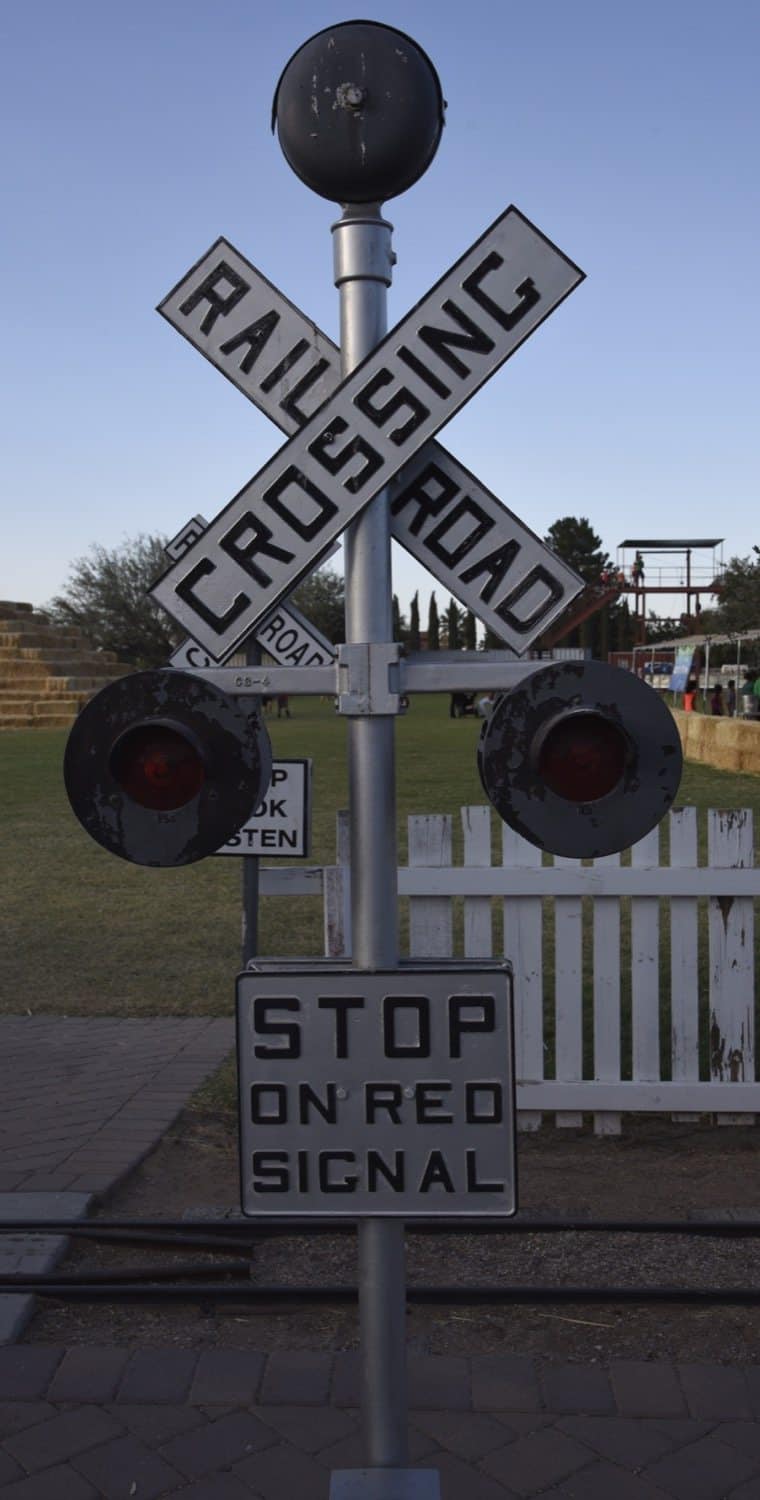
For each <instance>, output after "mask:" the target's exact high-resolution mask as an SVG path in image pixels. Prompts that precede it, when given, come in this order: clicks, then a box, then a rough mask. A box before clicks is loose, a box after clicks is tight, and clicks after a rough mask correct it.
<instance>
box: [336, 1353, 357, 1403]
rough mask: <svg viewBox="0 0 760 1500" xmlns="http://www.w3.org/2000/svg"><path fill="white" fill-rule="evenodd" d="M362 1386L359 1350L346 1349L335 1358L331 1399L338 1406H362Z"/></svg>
mask: <svg viewBox="0 0 760 1500" xmlns="http://www.w3.org/2000/svg"><path fill="white" fill-rule="evenodd" d="M361 1388H362V1364H361V1356H360V1355H359V1353H358V1351H357V1350H354V1349H351V1350H344V1351H341V1353H340V1354H336V1355H335V1356H334V1358H333V1367H332V1385H331V1392H332V1395H331V1399H332V1401H333V1402H334V1404H335V1405H336V1406H360V1405H361Z"/></svg>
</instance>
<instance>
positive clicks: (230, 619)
mask: <svg viewBox="0 0 760 1500" xmlns="http://www.w3.org/2000/svg"><path fill="white" fill-rule="evenodd" d="M582 280H583V272H582V271H581V270H579V268H578V267H577V266H576V265H574V263H573V262H572V261H570V260H569V259H568V258H567V257H566V256H565V255H564V254H563V253H562V252H561V251H560V250H558V249H557V247H556V246H554V245H552V244H551V242H550V241H549V240H547V239H546V238H545V236H544V235H542V234H541V233H540V231H539V230H537V229H536V228H535V227H534V226H533V225H532V224H530V223H529V221H528V220H527V219H525V218H524V217H523V215H522V214H520V213H519V211H518V210H517V209H515V208H509V209H507V210H506V212H505V213H504V214H502V216H501V218H499V219H497V220H496V222H495V224H493V225H492V226H491V228H490V229H489V230H487V231H486V233H485V234H484V235H483V236H482V238H481V239H480V240H478V241H477V242H476V244H475V245H474V246H472V248H471V249H470V250H468V251H467V253H466V254H465V255H464V256H463V257H462V259H461V260H460V261H458V262H457V264H456V265H455V266H454V267H452V269H451V270H450V271H449V272H448V273H447V274H446V276H444V277H443V278H442V280H441V281H439V282H438V283H437V285H436V286H435V287H433V289H432V290H431V291H430V292H429V293H428V295H427V296H426V297H424V298H423V299H422V301H421V302H420V303H419V304H418V305H417V307H415V308H414V309H413V310H412V312H410V313H409V314H408V315H407V317H406V318H404V319H402V321H401V322H400V323H399V324H398V325H397V327H396V328H395V329H394V330H393V332H392V333H390V334H389V335H388V336H387V338H385V339H384V340H383V342H382V343H381V344H379V345H378V347H377V348H376V349H375V350H373V351H372V353H371V354H370V355H369V356H368V358H367V359H366V360H365V361H364V362H363V363H362V364H361V365H360V366H358V368H357V369H355V370H353V371H352V372H351V374H350V375H349V376H348V377H347V378H346V379H345V380H343V381H342V382H340V375H339V355H338V351H337V350H336V349H335V346H334V345H333V344H332V343H331V342H330V340H328V339H326V338H325V336H324V335H323V334H321V333H320V332H319V330H318V329H316V328H315V326H314V324H312V323H309V322H308V321H307V320H306V319H304V318H303V316H302V314H300V313H299V312H298V310H297V309H296V308H294V307H293V306H292V304H291V303H289V302H287V300H286V299H285V298H284V297H282V295H281V294H280V293H278V292H276V290H275V288H273V287H271V285H270V283H268V282H267V281H266V280H265V278H263V277H261V276H260V275H259V273H258V272H256V271H255V270H254V268H253V267H252V266H250V265H249V264H248V262H247V261H245V260H244V259H243V257H242V256H240V255H239V254H238V253H237V252H236V251H235V250H234V249H233V248H232V246H230V245H228V244H227V243H226V242H225V241H218V242H217V244H216V245H215V246H213V247H212V249H211V250H210V251H209V252H208V254H207V255H206V256H205V257H204V258H203V260H202V261H200V262H199V263H198V265H197V266H196V267H194V268H193V271H191V272H190V274H189V276H187V277H185V279H184V280H183V282H182V283H181V284H180V286H179V287H177V288H175V290H174V291H173V292H172V293H170V295H169V297H168V298H166V300H165V301H164V302H163V303H162V304H161V308H160V311H161V312H163V313H164V314H165V316H166V317H167V318H168V319H169V321H170V322H172V323H173V324H174V326H175V327H178V328H180V330H181V331H182V332H183V333H184V334H185V335H186V336H187V337H188V338H189V340H190V342H192V343H193V344H194V345H195V346H196V347H198V348H200V349H201V350H202V351H203V352H204V353H206V354H207V355H208V357H209V358H210V359H211V360H212V361H213V363H214V364H216V365H217V366H218V367H219V368H220V369H222V370H224V372H225V373H226V374H228V375H229V376H230V378H231V379H232V380H233V381H234V383H235V384H237V385H239V386H240V388H241V389H243V390H244V391H245V393H246V394H247V395H249V396H250V397H251V399H252V400H254V401H255V402H256V404H257V405H259V406H261V407H262V409H264V410H266V411H267V412H268V414H269V415H270V416H271V417H272V418H273V420H275V421H277V422H278V424H279V425H280V426H282V427H284V428H285V430H291V429H292V428H293V427H295V429H296V430H295V434H294V436H293V437H292V438H291V439H290V441H289V442H287V443H286V444H285V445H284V446H283V447H282V448H281V449H280V450H279V451H278V452H277V453H276V454H275V456H274V458H273V459H271V460H270V461H269V463H267V464H265V466H264V468H263V469H261V470H260V471H259V473H258V474H257V475H256V476H255V477H254V478H253V479H252V480H251V481H250V483H249V484H247V485H245V487H244V488H243V489H242V490H241V491H240V492H239V494H238V495H236V496H235V498H234V499H233V500H232V501H231V502H230V504H229V505H228V506H227V507H226V509H225V510H223V511H222V512H221V513H220V515H219V516H217V518H216V520H215V521H213V522H212V523H211V525H210V526H209V527H208V528H207V530H206V531H205V532H204V533H203V535H202V536H201V537H200V538H199V539H198V540H197V541H196V542H195V543H193V544H192V545H191V546H190V547H189V548H188V550H187V551H186V552H185V553H184V555H183V556H182V558H181V559H180V560H179V561H178V562H176V563H175V564H174V565H173V566H172V567H171V568H170V569H169V571H168V572H167V573H165V574H164V576H163V577H162V578H161V579H159V581H158V583H157V584H155V585H154V587H153V589H152V591H151V592H152V594H153V597H154V598H155V599H156V600H157V602H158V603H159V604H161V605H162V606H163V607H164V608H165V609H166V610H167V611H168V613H169V614H171V615H172V616H173V617H174V619H176V620H177V621H179V623H180V624H182V625H183V626H184V627H185V628H186V629H187V630H188V631H189V633H190V634H191V635H192V636H193V638H194V640H196V641H199V642H200V643H201V644H202V645H203V646H204V647H205V648H206V649H207V650H208V652H209V653H210V654H211V655H212V656H213V657H214V658H215V659H216V660H219V661H223V660H225V659H226V658H227V657H228V656H229V655H230V654H231V653H232V652H233V651H234V650H235V649H236V648H237V647H238V645H239V644H240V643H241V641H243V640H244V639H245V638H246V637H247V636H248V635H249V634H250V633H251V631H252V630H253V629H254V627H255V626H256V625H257V622H258V621H260V620H261V619H262V618H263V617H264V616H265V615H266V614H268V613H269V612H270V611H271V610H272V608H273V606H274V605H275V604H276V603H277V602H278V601H279V600H280V599H282V598H283V596H284V595H286V594H287V593H289V592H290V591H291V590H292V589H293V588H294V587H295V585H296V583H297V582H298V580H299V579H300V578H301V577H303V575H304V574H305V573H307V572H309V571H310V569H311V568H312V567H313V566H314V564H315V562H316V560H317V558H318V557H319V556H320V554H321V553H322V552H323V551H324V550H325V548H326V546H327V545H328V544H329V543H331V542H332V541H334V540H335V538H336V537H337V536H338V535H340V533H341V532H342V531H343V530H344V529H345V527H346V526H347V525H348V523H349V522H350V521H351V520H353V519H354V517H355V516H356V515H358V514H359V512H360V511H361V510H362V509H363V508H364V506H365V505H366V504H367V503H368V502H369V501H370V500H371V499H372V497H373V496H374V495H375V494H377V492H378V491H379V490H380V489H382V488H383V487H384V486H385V485H386V484H388V483H389V481H390V480H392V479H394V478H395V476H396V475H398V476H399V477H398V479H397V480H396V483H395V485H394V488H393V492H392V500H391V509H392V513H393V535H394V537H396V538H397V539H398V540H399V541H401V542H403V544H404V545H405V546H406V547H407V548H408V549H409V550H410V551H411V552H412V553H413V555H414V556H415V557H417V558H419V560H420V561H422V562H424V563H425V564H426V565H427V566H429V567H430V568H431V571H432V572H434V573H435V575H436V576H437V577H438V578H439V579H440V580H441V582H442V583H443V584H444V586H445V587H446V588H447V589H448V590H449V591H450V592H451V593H453V594H454V595H455V596H456V597H457V598H459V599H460V600H461V602H462V603H463V604H465V605H466V607H467V608H471V609H473V610H474V611H475V612H476V613H477V614H478V615H479V617H480V618H481V620H483V622H484V623H485V624H487V625H489V626H490V627H491V628H492V629H494V630H496V631H497V632H498V634H499V635H500V636H501V637H502V639H504V640H505V641H507V643H508V644H509V645H510V646H512V647H513V648H514V649H515V650H517V651H518V652H523V651H525V650H527V649H528V647H529V646H530V644H531V642H532V641H533V640H535V638H536V636H537V635H538V634H540V632H541V631H542V630H545V629H546V627H547V625H548V624H549V623H550V622H551V620H552V619H554V618H555V617H556V615H557V614H558V613H559V612H560V611H561V610H562V609H564V607H565V606H566V605H567V604H568V603H569V602H570V601H571V600H572V599H573V598H575V596H576V595H577V594H578V593H579V592H580V590H581V588H582V587H583V584H582V580H581V579H579V578H578V577H577V575H576V574H575V573H574V572H573V570H572V569H570V568H568V567H567V565H566V564H565V563H563V562H561V561H560V559H559V558H557V557H556V556H555V554H554V553H553V552H552V551H551V550H550V549H549V548H547V547H545V546H544V544H543V543H542V542H540V541H539V539H538V538H537V537H536V536H535V535H534V534H533V533H532V532H531V531H530V530H529V529H528V528H527V527H525V526H523V525H522V523H521V522H520V521H519V520H518V519H517V517H515V516H514V515H513V514H512V513H511V512H510V511H508V510H507V508H506V507H505V506H503V505H502V504H501V502H500V501H499V500H497V498H496V496H495V495H493V494H491V493H490V491H488V490H486V489H485V488H484V487H483V486H482V485H480V483H479V482H478V481H477V480H475V479H474V477H473V476H472V475H471V474H469V473H468V471H467V470H466V469H464V468H463V467H462V466H461V465H460V464H458V463H457V462H456V460H455V459H453V458H452V456H451V455H450V454H448V453H447V452H446V451H445V450H444V449H442V448H441V447H440V446H439V445H438V444H433V443H430V441H429V439H430V438H431V437H432V435H433V434H434V433H435V432H437V431H438V429H439V428H440V427H442V426H443V425H444V423H445V422H447V421H448V420H449V418H450V417H451V416H453V415H454V413H455V412H456V411H457V410H458V409H459V408H460V407H461V406H462V405H463V404H464V402H465V401H467V400H468V399H469V397H470V396H471V395H473V394H474V392H475V391H476V390H477V389H478V388H479V386H481V385H482V384H483V383H484V382H485V381H486V380H487V379H488V378H489V376H490V375H492V374H493V373H494V372H495V371H496V370H497V369H498V368H499V366H500V365H502V364H503V363H504V361H505V360H506V359H508V358H509V356H510V355H511V354H512V353H514V350H515V349H516V348H518V347H519V345H520V344H521V343H523V342H524V340H525V339H526V338H527V337H528V336H529V334H530V333H532V332H533V330H534V329H535V328H537V327H538V325H539V324H540V323H541V322H543V320H544V318H546V317H547V316H548V315H549V313H550V312H552V311H553V310H554V308H555V307H557V306H558V305H559V303H560V302H561V301H563V300H564V298H565V297H566V296H567V295H568V294H569V293H570V292H571V291H573V290H574V288H575V287H576V286H578V285H579V283H580V282H581V281H582ZM265 349H266V356H265V358H264V359H262V364H261V366H260V367H259V366H258V364H257V362H258V360H259V358H260V357H261V356H262V355H263V351H264V350H265ZM233 355H234V356H235V359H234V360H233V359H231V356H233ZM306 356H309V358H308V362H307V365H306V368H302V369H298V368H297V367H298V365H299V362H301V361H303V360H304V359H305V357H306ZM315 356H316V357H315ZM399 471H403V472H401V473H399Z"/></svg>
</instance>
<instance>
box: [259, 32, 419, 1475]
mask: <svg viewBox="0 0 760 1500" xmlns="http://www.w3.org/2000/svg"><path fill="white" fill-rule="evenodd" d="M443 110H444V104H443V96H442V93H441V86H440V83H439V80H438V75H437V73H436V71H435V69H434V67H433V65H432V63H431V62H430V59H429V58H428V57H427V56H426V55H425V53H424V52H423V51H422V50H421V49H420V48H419V47H418V46H417V44H416V43H415V42H413V41H412V39H411V37H409V36H406V35H405V34H404V33H403V32H399V31H397V30H395V28H393V27H386V26H382V25H380V24H378V23H376V22H374V21H349V22H344V23H343V24H342V25H339V26H334V27H328V28H327V29H326V30H325V31H322V32H318V33H317V34H316V36H313V37H311V38H310V40H309V41H308V42H306V43H304V45H303V46H302V47H301V48H299V50H298V52H296V53H295V54H294V56H293V57H292V58H291V59H290V62H289V63H288V64H287V66H286V68H285V69H284V71H283V73H282V76H281V78H280V81H279V83H278V85H277V89H276V91H275V97H274V106H273V123H275V122H276V126H277V132H278V136H279V141H280V146H281V147H282V150H283V153H284V155H285V157H286V159H287V161H288V162H289V164H290V166H291V167H292V168H293V170H294V172H295V173H296V174H297V176H299V177H300V178H301V180H302V181H303V182H305V183H306V184H307V186H308V187H310V188H312V190H313V191H314V192H316V193H319V194H320V195H321V196H322V197H323V198H328V199H330V200H331V201H332V202H333V203H336V202H337V203H339V204H341V205H342V215H341V218H340V219H339V220H338V221H337V223H335V224H334V225H333V228H332V233H333V254H334V271H335V284H336V286H337V287H338V291H339V295H340V347H341V366H342V374H343V375H344V376H347V375H348V374H349V373H350V372H351V371H352V370H354V369H355V368H356V366H357V365H359V364H361V362H362V361H363V360H364V359H365V358H366V357H367V356H368V355H369V354H370V353H371V352H372V350H373V349H374V348H375V347H376V345H377V344H379V343H380V341H381V339H382V338H383V337H384V336H385V333H386V326H387V325H386V299H387V291H388V287H389V286H390V283H391V268H392V266H393V263H394V259H395V257H394V255H393V251H392V249H391V229H392V226H391V225H390V224H389V223H388V222H387V220H385V219H384V218H383V217H382V213H381V204H383V203H384V202H385V201H386V200H387V199H388V198H392V197H394V196H396V195H397V194H398V193H402V192H404V191H405V190H406V189H407V188H409V187H411V186H412V184H413V183H414V182H416V181H417V179H418V178H419V177H421V176H422V173H423V172H425V171H426V170H427V167H428V166H429V165H430V162H431V161H432V159H433V157H434V155H435V152H436V150H437V147H438V142H439V140H440V136H441V130H442V128H443ZM344 428H345V423H344V424H343V428H341V429H340V430H341V431H342V430H343V429H344ZM334 436H335V439H336V440H337V447H336V463H337V464H338V467H341V466H342V463H345V462H347V461H348V462H350V461H353V462H355V461H356V460H355V459H353V460H352V458H351V453H352V452H353V450H349V454H348V455H345V454H344V456H343V459H342V461H339V455H340V454H341V449H342V446H343V442H344V441H345V440H344V439H341V437H340V435H339V432H336V434H335V435H334ZM328 441H329V439H328ZM392 641H393V618H392V583H391V544H390V521H389V513H388V495H387V492H386V491H381V492H380V494H378V495H377V496H376V497H375V498H374V499H373V500H372V501H371V502H370V504H369V505H368V506H367V507H366V509H365V510H364V511H363V512H362V513H361V515H360V516H359V517H358V518H357V519H356V520H355V521H353V522H352V524H351V525H350V526H349V528H348V531H347V534H346V647H347V649H348V650H351V648H355V649H356V652H357V656H358V658H359V660H360V661H361V658H362V654H364V666H365V668H366V681H367V688H366V692H365V693H364V694H357V699H356V701H354V702H352V703H350V704H344V705H343V711H344V712H346V713H347V715H348V770H349V800H350V808H351V907H352V929H353V963H354V965H355V967H356V969H357V970H364V971H365V972H366V971H369V972H373V971H377V970H384V969H388V970H396V969H397V968H398V962H399V952H398V895H397V877H396V870H397V864H398V860H397V854H396V775H395V741H394V725H393V717H394V714H395V713H397V712H398V700H395V701H394V700H393V699H392V698H391V696H390V694H389V693H388V691H387V688H388V683H387V680H386V682H385V683H384V684H383V687H381V686H380V684H379V678H380V676H381V675H382V666H381V665H380V662H381V659H382V658H383V653H382V650H381V649H380V648H382V647H383V646H385V647H391V643H392ZM373 660H374V662H375V667H376V672H373ZM376 677H377V682H376ZM383 688H384V689H385V691H383ZM373 694H374V699H373ZM358 1236H359V1313H360V1326H361V1346H362V1380H363V1416H364V1437H365V1455H366V1459H365V1461H366V1464H367V1466H368V1467H367V1468H366V1469H361V1470H345V1471H343V1472H337V1473H336V1474H334V1475H333V1479H332V1483H331V1489H330V1494H331V1497H332V1500H354V1497H358V1496H360V1495H361V1496H362V1497H364V1496H365V1495H366V1496H369V1495H371V1496H372V1500H437V1497H438V1496H439V1495H440V1485H439V1480H438V1475H437V1473H435V1472H434V1471H433V1470H430V1471H426V1472H423V1471H416V1470H411V1469H409V1467H408V1446H407V1395H406V1326H405V1322H406V1285H405V1268H404V1225H403V1222H402V1221H399V1220H397V1219H395V1218H385V1217H379V1216H378V1217H374V1216H369V1217H362V1218H361V1219H359V1221H358ZM383 1471H386V1472H385V1473H383Z"/></svg>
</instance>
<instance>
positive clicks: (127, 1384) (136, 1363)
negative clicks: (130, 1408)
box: [116, 1349, 198, 1404]
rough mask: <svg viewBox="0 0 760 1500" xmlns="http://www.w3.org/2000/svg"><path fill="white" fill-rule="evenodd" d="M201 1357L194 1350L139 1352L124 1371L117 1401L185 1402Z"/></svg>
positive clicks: (142, 1350) (147, 1350)
mask: <svg viewBox="0 0 760 1500" xmlns="http://www.w3.org/2000/svg"><path fill="white" fill-rule="evenodd" d="M197 1363H198V1355H197V1354H196V1353H195V1352H194V1351H193V1350H192V1349H139V1350H138V1351H137V1352H136V1353H135V1354H133V1355H132V1357H131V1359H130V1361H129V1364H128V1365H127V1368H126V1370H125V1372H124V1378H123V1380H122V1383H121V1387H120V1389H119V1391H118V1392H117V1395H116V1400H117V1401H131V1402H136V1403H139V1404H142V1403H144V1402H146V1401H166V1402H168V1403H173V1402H174V1403H176V1402H179V1401H184V1400H185V1399H186V1397H187V1393H188V1391H189V1389H190V1386H191V1384H192V1379H193V1375H194V1373H195V1367H196V1365H197Z"/></svg>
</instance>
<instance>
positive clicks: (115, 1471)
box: [73, 1436, 182, 1500]
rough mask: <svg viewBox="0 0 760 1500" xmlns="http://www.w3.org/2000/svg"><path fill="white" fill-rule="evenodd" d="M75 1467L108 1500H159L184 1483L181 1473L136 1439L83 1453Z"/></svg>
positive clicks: (123, 1440)
mask: <svg viewBox="0 0 760 1500" xmlns="http://www.w3.org/2000/svg"><path fill="white" fill-rule="evenodd" d="M73 1466H74V1468H75V1469H76V1470H77V1471H78V1472H79V1473H80V1474H84V1477H85V1479H89V1481H90V1483H91V1484H94V1486H95V1488H96V1490H97V1492H98V1494H99V1495H102V1496H104V1497H105V1500H131V1497H134V1496H139V1500H155V1497H156V1496H157V1495H165V1494H166V1492H167V1490H170V1489H176V1488H177V1487H178V1486H179V1485H180V1484H181V1483H182V1476H181V1474H178V1473H177V1470H176V1469H173V1468H171V1466H170V1465H169V1464H168V1463H166V1461H165V1460H164V1459H163V1458H161V1457H159V1455H158V1454H157V1453H151V1451H150V1448H146V1447H145V1444H144V1443H141V1442H140V1441H139V1439H138V1438H135V1437H131V1436H130V1437H123V1438H117V1440H116V1442H113V1443H105V1444H101V1446H100V1447H99V1448H95V1449H94V1450H93V1451H92V1452H90V1453H80V1455H79V1457H78V1458H75V1459H74V1460H73Z"/></svg>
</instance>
